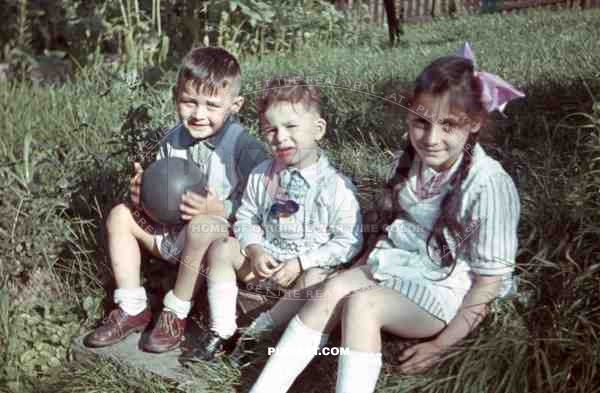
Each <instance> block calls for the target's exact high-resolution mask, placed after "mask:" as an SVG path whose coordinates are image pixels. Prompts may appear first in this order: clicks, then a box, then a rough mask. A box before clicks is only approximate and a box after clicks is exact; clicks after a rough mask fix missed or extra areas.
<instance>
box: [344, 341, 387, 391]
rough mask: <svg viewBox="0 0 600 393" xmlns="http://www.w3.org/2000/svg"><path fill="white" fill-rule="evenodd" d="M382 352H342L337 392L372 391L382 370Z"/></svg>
mask: <svg viewBox="0 0 600 393" xmlns="http://www.w3.org/2000/svg"><path fill="white" fill-rule="evenodd" d="M381 365H382V360H381V352H377V353H375V352H358V351H353V350H349V351H348V354H340V356H339V358H338V373H337V384H336V386H335V393H372V392H374V391H375V385H376V384H377V379H378V378H379V373H380V371H381Z"/></svg>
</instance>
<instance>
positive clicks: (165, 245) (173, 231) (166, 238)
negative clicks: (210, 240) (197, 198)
mask: <svg viewBox="0 0 600 393" xmlns="http://www.w3.org/2000/svg"><path fill="white" fill-rule="evenodd" d="M211 217H212V218H214V219H215V223H210V224H198V227H197V228H192V230H195V229H197V230H198V231H200V232H212V231H221V232H224V233H227V234H228V236H233V233H232V226H231V224H230V223H229V221H227V219H225V218H224V217H220V216H211ZM187 225H188V224H178V225H169V226H167V225H161V227H162V228H161V229H160V230H159V231H157V232H156V233H155V234H154V244H155V245H156V248H157V249H158V251H159V253H160V256H161V258H162V259H164V260H165V261H167V262H169V263H172V264H177V263H178V262H179V259H180V257H181V253H182V252H183V247H184V246H185V233H186V226H187Z"/></svg>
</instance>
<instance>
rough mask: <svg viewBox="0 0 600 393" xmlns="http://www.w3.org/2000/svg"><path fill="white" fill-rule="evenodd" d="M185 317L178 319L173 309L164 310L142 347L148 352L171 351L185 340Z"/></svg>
mask: <svg viewBox="0 0 600 393" xmlns="http://www.w3.org/2000/svg"><path fill="white" fill-rule="evenodd" d="M185 321H186V320H185V318H184V319H178V318H177V315H175V313H174V312H172V311H167V310H163V311H162V312H161V313H160V316H159V317H158V321H156V325H154V328H153V329H152V332H150V335H148V338H147V339H146V340H144V342H143V343H142V349H143V350H144V351H147V352H154V353H161V352H167V351H171V350H173V349H175V348H177V347H179V345H180V344H181V343H182V342H183V338H184V336H183V331H184V330H185Z"/></svg>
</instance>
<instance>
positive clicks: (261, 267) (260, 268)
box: [256, 259, 271, 278]
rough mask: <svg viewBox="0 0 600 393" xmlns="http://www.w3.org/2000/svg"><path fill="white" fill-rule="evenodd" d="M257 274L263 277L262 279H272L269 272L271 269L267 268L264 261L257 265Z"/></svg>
mask: <svg viewBox="0 0 600 393" xmlns="http://www.w3.org/2000/svg"><path fill="white" fill-rule="evenodd" d="M256 272H257V273H258V274H259V275H260V276H261V277H265V278H267V277H271V273H270V271H269V269H268V268H267V266H266V261H265V260H264V259H261V260H260V261H259V262H258V263H257V264H256Z"/></svg>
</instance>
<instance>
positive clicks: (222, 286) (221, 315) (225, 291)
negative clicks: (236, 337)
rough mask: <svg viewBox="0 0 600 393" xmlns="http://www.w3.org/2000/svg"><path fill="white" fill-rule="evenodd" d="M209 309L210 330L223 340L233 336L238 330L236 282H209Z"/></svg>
mask: <svg viewBox="0 0 600 393" xmlns="http://www.w3.org/2000/svg"><path fill="white" fill-rule="evenodd" d="M207 292H208V293H207V295H208V307H209V309H210V330H212V331H215V332H217V334H218V335H219V336H220V337H221V338H229V337H231V336H233V334H234V333H235V330H236V329H237V323H236V322H235V312H236V304H237V295H238V287H237V285H236V283H235V281H226V282H218V281H217V282H215V281H213V280H210V279H209V280H208V291H207Z"/></svg>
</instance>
